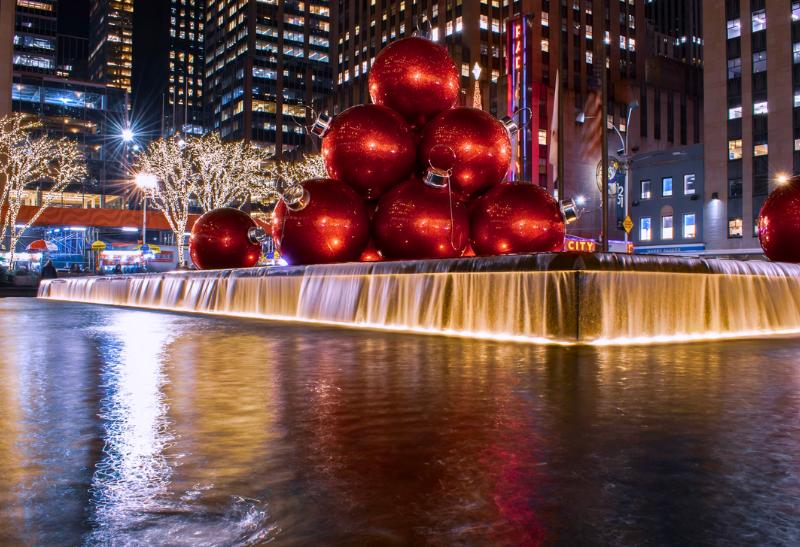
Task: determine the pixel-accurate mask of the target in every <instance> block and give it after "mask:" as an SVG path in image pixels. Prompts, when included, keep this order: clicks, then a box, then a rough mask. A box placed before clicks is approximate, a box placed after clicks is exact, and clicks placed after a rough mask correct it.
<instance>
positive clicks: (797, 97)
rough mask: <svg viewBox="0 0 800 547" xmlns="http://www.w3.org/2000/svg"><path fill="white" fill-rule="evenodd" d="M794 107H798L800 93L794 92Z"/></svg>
mask: <svg viewBox="0 0 800 547" xmlns="http://www.w3.org/2000/svg"><path fill="white" fill-rule="evenodd" d="M794 106H795V108H796V107H798V106H800V91H795V92H794Z"/></svg>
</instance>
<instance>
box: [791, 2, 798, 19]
mask: <svg viewBox="0 0 800 547" xmlns="http://www.w3.org/2000/svg"><path fill="white" fill-rule="evenodd" d="M792 21H800V2H792Z"/></svg>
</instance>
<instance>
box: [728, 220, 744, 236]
mask: <svg viewBox="0 0 800 547" xmlns="http://www.w3.org/2000/svg"><path fill="white" fill-rule="evenodd" d="M743 229H744V227H743V224H742V219H741V218H732V219H730V220H729V221H728V238H739V237H742V233H743Z"/></svg>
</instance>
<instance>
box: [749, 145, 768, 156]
mask: <svg viewBox="0 0 800 547" xmlns="http://www.w3.org/2000/svg"><path fill="white" fill-rule="evenodd" d="M767 154H769V145H768V144H767V143H764V144H757V145H755V146H754V147H753V156H756V157H758V156H766V155H767Z"/></svg>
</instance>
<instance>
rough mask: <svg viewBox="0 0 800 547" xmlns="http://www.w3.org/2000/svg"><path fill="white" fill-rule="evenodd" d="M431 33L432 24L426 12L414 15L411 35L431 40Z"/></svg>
mask: <svg viewBox="0 0 800 547" xmlns="http://www.w3.org/2000/svg"><path fill="white" fill-rule="evenodd" d="M431 34H432V26H431V22H430V21H429V20H428V16H427V14H425V13H423V14H422V15H415V16H414V32H413V34H412V36H417V37H419V38H425V39H427V40H432V38H431Z"/></svg>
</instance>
